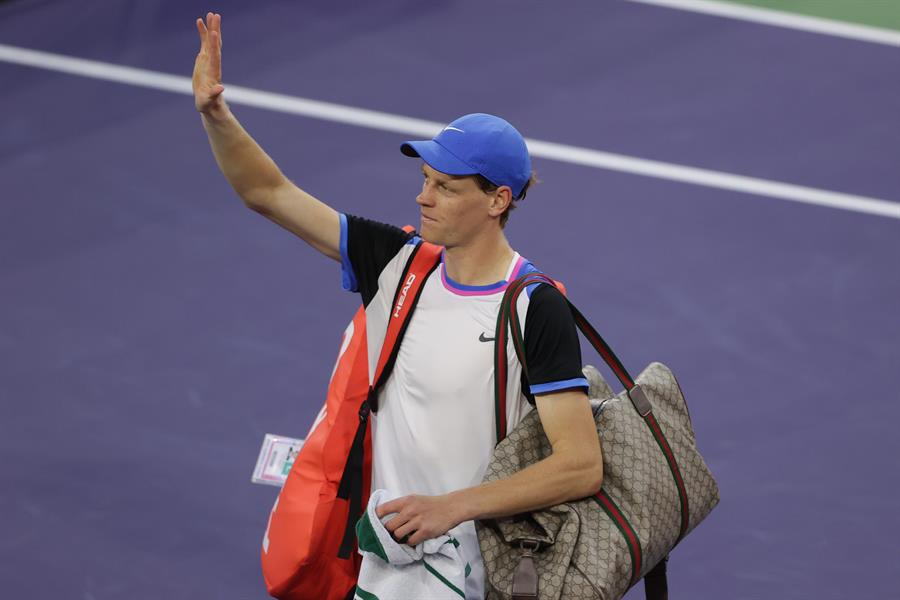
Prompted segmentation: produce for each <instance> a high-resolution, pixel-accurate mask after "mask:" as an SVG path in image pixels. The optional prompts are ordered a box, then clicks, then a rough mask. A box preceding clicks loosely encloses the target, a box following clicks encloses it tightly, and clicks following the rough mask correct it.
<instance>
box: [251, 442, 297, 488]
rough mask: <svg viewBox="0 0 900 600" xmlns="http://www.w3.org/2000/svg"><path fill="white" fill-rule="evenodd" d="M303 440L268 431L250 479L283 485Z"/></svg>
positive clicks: (254, 481)
mask: <svg viewBox="0 0 900 600" xmlns="http://www.w3.org/2000/svg"><path fill="white" fill-rule="evenodd" d="M303 442H304V440H298V439H296V438H289V437H284V436H283V435H274V434H271V433H267V434H266V437H265V438H263V443H262V447H261V448H260V449H259V458H257V459H256V468H254V469H253V476H252V477H251V478H250V481H252V482H253V483H264V484H266V485H274V486H277V487H281V486H283V485H284V480H285V479H287V476H288V473H290V472H291V467H292V466H294V459H296V458H297V454H298V453H299V452H300V448H302V447H303Z"/></svg>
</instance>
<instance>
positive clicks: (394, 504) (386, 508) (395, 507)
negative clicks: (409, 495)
mask: <svg viewBox="0 0 900 600" xmlns="http://www.w3.org/2000/svg"><path fill="white" fill-rule="evenodd" d="M405 499H406V498H405V497H404V498H397V499H395V500H391V501H390V502H385V503H384V504H379V505H378V506H377V507H376V508H375V514H376V515H378V518H379V519H383V518H384V517H386V516H387V515H390V514H392V513H398V512H400V511H401V510H403V506H404V504H405V503H404V502H403V501H404V500H405Z"/></svg>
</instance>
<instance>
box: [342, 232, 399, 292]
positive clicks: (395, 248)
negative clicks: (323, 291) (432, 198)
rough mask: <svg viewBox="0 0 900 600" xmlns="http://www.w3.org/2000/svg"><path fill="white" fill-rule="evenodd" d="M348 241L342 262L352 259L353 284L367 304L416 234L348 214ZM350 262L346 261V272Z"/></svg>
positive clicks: (344, 266)
mask: <svg viewBox="0 0 900 600" xmlns="http://www.w3.org/2000/svg"><path fill="white" fill-rule="evenodd" d="M346 218H347V226H346V236H347V237H346V243H343V242H344V240H342V244H341V254H342V256H341V261H342V263H347V262H349V267H350V270H351V271H352V273H351V277H350V280H351V283H350V284H349V288H348V289H351V290H353V291H358V292H359V293H360V295H361V296H362V299H363V304H365V305H366V306H368V304H369V302H371V301H372V298H374V297H375V293H376V292H377V291H378V276H379V275H380V274H381V271H382V270H383V269H384V268H385V267H386V266H387V264H388V263H389V262H391V259H392V258H394V256H396V254H397V252H399V251H400V249H401V248H403V246H404V245H405V244H406V243H407V242H408V241H409V240H410V238H412V237H413V234H412V233H407V232H405V231H403V230H402V229H400V228H399V227H394V226H393V225H386V224H384V223H379V222H377V221H370V220H369V219H364V218H362V217H356V216H353V215H346ZM347 267H348V265H347V264H344V265H343V268H344V270H345V271H346V270H347Z"/></svg>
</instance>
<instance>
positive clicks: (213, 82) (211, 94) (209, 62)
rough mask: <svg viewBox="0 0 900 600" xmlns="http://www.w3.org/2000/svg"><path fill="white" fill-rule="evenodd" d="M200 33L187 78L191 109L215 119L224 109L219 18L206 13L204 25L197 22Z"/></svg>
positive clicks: (220, 24)
mask: <svg viewBox="0 0 900 600" xmlns="http://www.w3.org/2000/svg"><path fill="white" fill-rule="evenodd" d="M197 33H199V34H200V52H199V54H197V59H196V60H195V61H194V74H193V77H192V78H191V81H192V84H193V88H194V106H196V107H197V110H198V111H200V112H201V113H203V114H205V115H208V116H211V117H216V116H220V114H221V113H222V112H224V110H225V102H224V100H223V99H222V92H224V91H225V86H223V85H222V15H219V14H215V13H211V12H210V13H206V22H205V23H204V21H203V19H197Z"/></svg>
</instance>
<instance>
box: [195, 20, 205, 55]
mask: <svg viewBox="0 0 900 600" xmlns="http://www.w3.org/2000/svg"><path fill="white" fill-rule="evenodd" d="M197 33H198V34H199V35H200V51H201V52H203V49H204V48H205V47H206V24H205V23H204V22H203V19H197Z"/></svg>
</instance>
